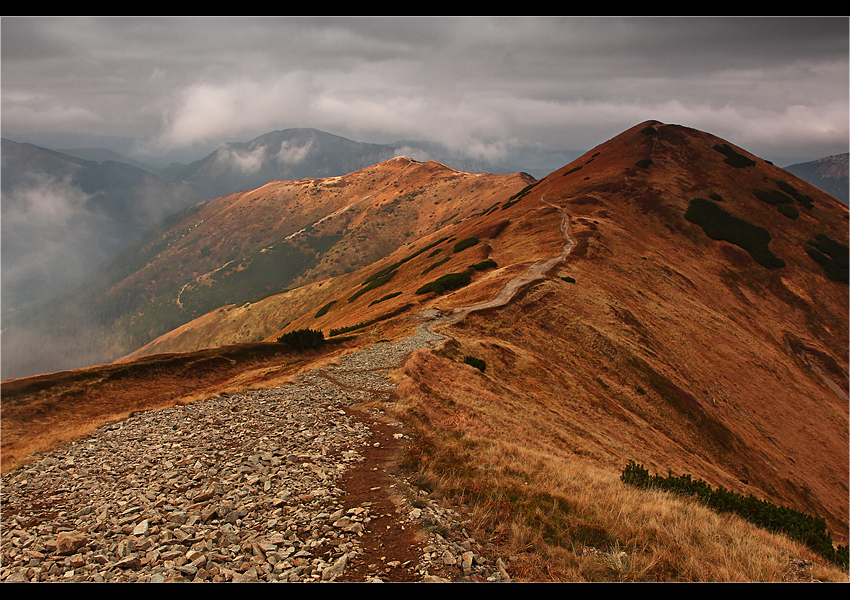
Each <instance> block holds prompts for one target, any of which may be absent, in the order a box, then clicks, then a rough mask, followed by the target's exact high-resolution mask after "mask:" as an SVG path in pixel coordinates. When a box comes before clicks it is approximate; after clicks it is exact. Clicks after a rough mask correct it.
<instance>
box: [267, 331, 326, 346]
mask: <svg viewBox="0 0 850 600" xmlns="http://www.w3.org/2000/svg"><path fill="white" fill-rule="evenodd" d="M277 341H278V342H283V343H284V344H287V345H289V346H292V347H293V348H295V349H297V350H309V349H313V348H319V347H321V346H322V345H323V344H324V343H325V335H324V334H323V333H322V332H321V331H313V330H312V329H297V330H296V331H290V332H289V333H284V334H283V335H282V336H280V337H279V338H277Z"/></svg>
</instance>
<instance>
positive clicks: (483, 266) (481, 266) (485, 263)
mask: <svg viewBox="0 0 850 600" xmlns="http://www.w3.org/2000/svg"><path fill="white" fill-rule="evenodd" d="M469 266H470V267H471V268H473V269H475V270H476V271H486V270H487V269H495V268H496V267H498V266H499V265H497V264H496V261H495V260H493V259H487V260H482V261H481V262H480V263H475V264H474V265H469Z"/></svg>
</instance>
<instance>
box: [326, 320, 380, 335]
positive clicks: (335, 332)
mask: <svg viewBox="0 0 850 600" xmlns="http://www.w3.org/2000/svg"><path fill="white" fill-rule="evenodd" d="M371 324H372V322H369V323H365V322H361V323H357V324H356V325H349V326H348V327H340V328H339V329H331V331H330V337H334V336H336V335H342V334H343V333H349V332H351V331H356V330H357V329H362V328H364V327H367V326H368V325H371Z"/></svg>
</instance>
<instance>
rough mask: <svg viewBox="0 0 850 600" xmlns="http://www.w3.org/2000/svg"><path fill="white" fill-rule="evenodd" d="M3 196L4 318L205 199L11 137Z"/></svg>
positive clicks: (5, 149)
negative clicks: (20, 141)
mask: <svg viewBox="0 0 850 600" xmlns="http://www.w3.org/2000/svg"><path fill="white" fill-rule="evenodd" d="M2 198H3V201H2V311H3V318H4V319H5V318H8V317H9V316H11V315H13V314H14V313H15V312H16V311H19V310H21V309H22V308H25V307H27V306H32V305H37V304H40V303H42V302H44V301H46V300H48V299H49V298H50V297H52V296H54V295H55V294H57V293H60V292H61V291H64V290H65V289H67V288H68V287H69V286H71V285H73V284H74V283H75V282H76V281H78V280H79V278H80V277H82V276H84V275H85V274H87V273H88V272H90V271H91V270H93V269H94V268H95V267H97V266H98V265H99V264H100V263H102V262H104V261H105V260H107V259H108V258H109V257H111V256H112V255H114V254H115V253H116V252H118V251H120V250H121V249H122V248H124V247H126V246H127V245H129V244H130V243H132V242H133V241H135V240H136V239H138V238H139V236H140V235H141V234H142V233H143V232H144V231H145V230H146V229H148V228H149V227H150V226H152V225H153V224H154V223H156V222H158V221H159V220H161V219H163V218H164V217H166V216H167V215H170V214H172V213H174V212H175V211H177V210H179V209H181V208H183V207H185V206H188V205H190V204H192V203H194V202H196V201H197V200H198V199H199V197H198V196H197V195H195V194H194V192H193V191H192V190H191V188H189V187H188V186H185V185H177V184H175V183H173V182H170V181H166V180H164V179H162V178H160V177H158V176H156V175H154V174H153V173H150V172H148V171H145V170H143V169H139V168H138V167H134V166H131V165H128V164H124V163H121V162H115V161H90V160H85V159H82V158H78V157H74V156H70V155H68V154H63V153H61V152H56V151H53V150H48V149H46V148H41V147H39V146H35V145H32V144H22V143H17V142H13V141H10V140H6V139H4V140H3V141H2Z"/></svg>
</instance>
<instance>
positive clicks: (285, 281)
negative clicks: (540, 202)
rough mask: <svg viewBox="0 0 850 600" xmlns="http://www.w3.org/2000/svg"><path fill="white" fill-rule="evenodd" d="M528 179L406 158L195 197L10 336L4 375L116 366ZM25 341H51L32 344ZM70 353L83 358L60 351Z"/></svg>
mask: <svg viewBox="0 0 850 600" xmlns="http://www.w3.org/2000/svg"><path fill="white" fill-rule="evenodd" d="M531 181H533V178H531V177H530V176H528V175H525V174H514V175H501V176H493V175H474V174H469V173H461V172H459V171H455V170H452V169H449V168H447V167H444V166H443V165H440V164H438V163H434V162H429V163H419V162H416V161H413V160H410V159H407V158H404V157H399V158H395V159H391V160H389V161H387V162H384V163H381V164H379V165H375V166H373V167H368V168H365V169H361V170H359V171H356V172H354V173H351V174H349V175H346V176H341V177H330V178H311V179H301V180H297V181H275V182H271V183H268V184H267V185H265V186H262V187H260V188H258V189H256V190H251V191H248V192H240V193H236V194H231V195H229V196H225V197H222V198H217V199H215V200H212V201H209V202H202V203H198V204H196V205H194V206H192V207H190V208H188V209H185V210H184V211H182V212H181V213H177V214H175V215H173V216H172V217H171V218H169V219H168V220H167V221H165V222H163V223H162V224H161V225H160V227H159V228H157V229H156V230H152V231H151V232H150V233H149V235H148V236H147V237H146V238H144V239H142V240H140V241H139V242H138V243H136V244H134V245H133V246H131V247H130V248H128V249H127V250H126V251H124V252H122V253H121V254H120V255H118V256H117V257H116V258H114V259H113V260H112V261H110V263H108V264H107V265H106V266H105V267H103V268H102V269H101V270H100V272H99V273H98V274H97V276H96V277H95V278H94V279H93V280H92V281H89V282H87V285H86V286H84V287H83V288H82V289H81V290H79V291H78V292H77V293H76V294H73V295H70V296H68V297H67V298H65V299H64V300H62V301H59V302H56V303H54V305H53V306H52V307H51V308H50V309H49V310H45V311H42V312H41V313H40V314H37V315H33V317H32V318H31V319H30V320H29V321H28V322H24V323H20V324H15V325H18V327H17V330H16V329H15V328H14V327H13V328H12V329H11V330H10V331H7V332H4V337H5V339H4V342H6V344H8V347H9V348H10V349H11V348H14V351H10V352H9V353H4V377H6V378H9V377H21V376H26V375H29V374H34V373H39V372H46V371H50V370H54V371H55V370H60V369H67V368H73V367H78V366H83V365H86V364H97V363H103V362H108V361H111V360H114V359H115V358H118V357H120V356H122V355H124V354H127V353H128V352H131V351H133V350H135V349H136V348H138V347H140V346H142V345H144V344H145V343H147V342H149V341H150V340H151V339H154V338H156V337H157V336H159V335H162V334H164V333H166V332H168V331H170V330H172V329H173V328H175V327H178V326H180V325H182V324H183V323H185V322H187V321H190V320H192V319H193V318H196V317H199V316H201V315H203V314H205V313H207V312H209V311H212V310H217V309H219V307H222V306H226V305H231V304H236V305H241V304H244V303H245V302H248V301H251V300H256V299H258V298H261V297H263V296H267V295H269V294H273V293H279V292H281V291H282V290H285V289H287V288H298V287H300V286H303V285H305V284H307V283H310V282H312V281H316V280H323V279H326V278H328V277H332V276H339V275H343V274H344V273H347V272H351V271H354V270H356V269H358V268H361V267H363V266H364V265H368V264H371V263H373V262H374V261H376V260H378V259H380V258H382V257H384V256H386V255H387V254H389V253H391V252H393V251H394V250H396V249H397V248H398V247H400V246H403V245H404V244H406V243H407V242H408V241H410V240H414V239H417V238H418V237H420V236H423V235H426V234H428V233H430V232H432V231H434V230H435V229H437V228H439V227H441V226H443V225H444V224H445V223H447V222H451V221H453V220H456V219H458V218H462V217H463V216H464V215H467V214H470V213H473V212H476V211H481V210H483V209H484V208H486V207H488V206H490V205H492V204H494V203H497V202H500V201H501V200H504V199H506V198H508V197H509V196H510V195H511V194H513V193H515V192H516V191H518V190H520V189H522V188H523V187H524V186H526V185H528V183H530V182H531ZM80 323H84V324H85V325H84V329H83V331H80V325H79V324H80ZM66 329H67V330H69V331H70V333H69V334H68V335H67V336H66V337H67V339H63V338H62V332H63V331H65V330H66ZM86 330H88V331H86ZM85 334H88V335H85ZM16 336H17V337H16ZM26 337H29V338H32V339H34V340H43V339H51V340H52V344H51V346H50V347H49V348H45V347H43V345H42V344H38V347H37V348H36V349H35V350H30V348H28V347H27V345H26V343H25V338H26ZM18 339H21V340H24V341H22V342H21V343H20V344H16V341H17V340H18ZM258 339H259V336H253V337H252V338H250V341H257V340H258ZM65 347H70V348H65ZM66 349H69V350H70V351H71V353H72V354H77V356H70V357H65V356H63V355H62V354H61V352H63V351H64V350H66ZM51 352H54V353H55V354H56V356H55V358H54V360H53V361H52V362H48V361H49V358H50V356H49V355H50V353H51ZM83 354H85V355H84V356H83Z"/></svg>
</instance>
